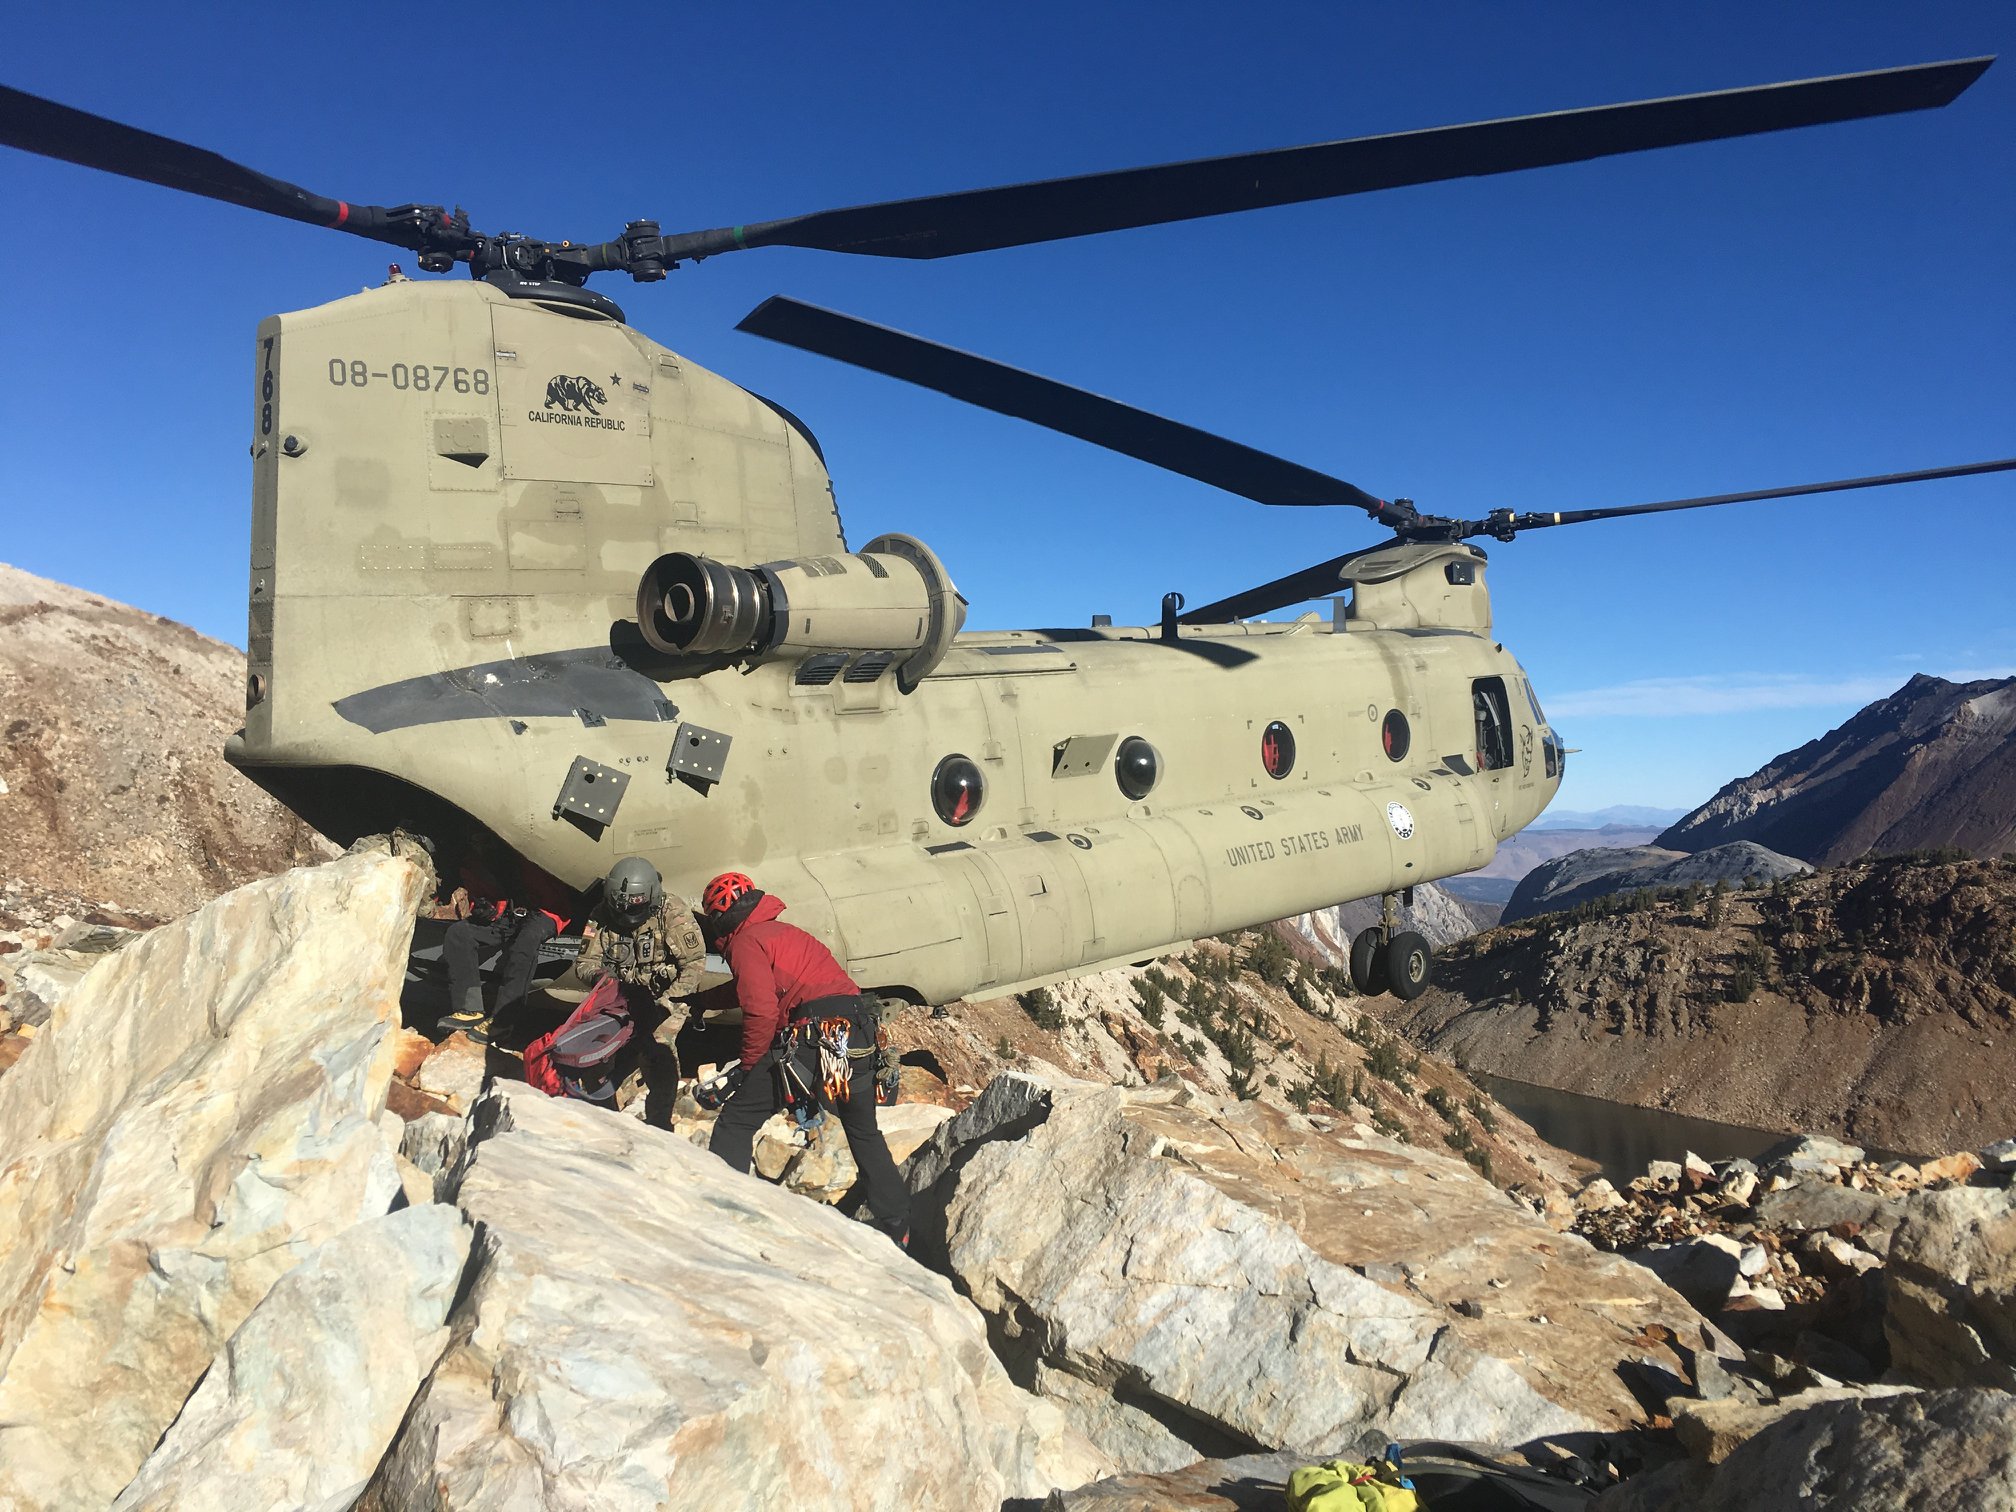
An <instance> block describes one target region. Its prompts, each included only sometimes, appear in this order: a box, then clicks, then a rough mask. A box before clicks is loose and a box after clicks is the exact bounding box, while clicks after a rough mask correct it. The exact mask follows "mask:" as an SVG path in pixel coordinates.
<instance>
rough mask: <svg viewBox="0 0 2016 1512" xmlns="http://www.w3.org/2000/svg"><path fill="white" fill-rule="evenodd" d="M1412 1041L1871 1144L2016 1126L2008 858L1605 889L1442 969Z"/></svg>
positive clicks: (1403, 1014) (1651, 1101)
mask: <svg viewBox="0 0 2016 1512" xmlns="http://www.w3.org/2000/svg"><path fill="white" fill-rule="evenodd" d="M1377 1003H1378V1006H1379V1010H1380V1012H1381V1014H1382V1015H1383V1016H1384V1018H1385V1019H1386V1021H1387V1022H1388V1023H1389V1024H1392V1025H1393V1026H1394V1027H1396V1028H1399V1029H1401V1030H1402V1031H1403V1032H1404V1033H1405V1034H1406V1035H1407V1036H1408V1037H1409V1038H1410V1039H1412V1040H1413V1041H1414V1042H1416V1043H1417V1044H1420V1045H1422V1046H1423V1047H1426V1048H1429V1049H1432V1050H1434V1051H1435V1052H1437V1053H1438V1054H1441V1055H1443V1056H1445V1057H1450V1058H1454V1059H1456V1060H1458V1061H1459V1062H1460V1063H1462V1064H1464V1065H1466V1066H1469V1067H1472V1068H1474V1069H1477V1070H1483V1071H1490V1072H1494V1073H1497V1074H1499V1075H1504V1076H1510V1077H1516V1078H1518V1079H1520V1080H1522V1081H1530V1082H1538V1083H1540V1084H1542V1085H1545V1086H1551V1087H1560V1088H1564V1089H1566V1090H1570V1091H1575V1092H1582V1093H1587V1094H1590V1095H1592V1096H1597V1097H1606V1098H1612V1099H1615V1100H1618V1101H1622V1102H1631V1103H1638V1104H1641V1105H1643V1106H1646V1107H1659V1108H1669V1109H1672V1110H1675V1111H1678V1112H1683V1113H1689V1114H1693V1115H1696V1116H1698V1117H1703V1118H1713V1119H1720V1120H1724V1121H1727V1122H1731V1123H1741V1124H1749V1125H1752V1126H1755V1127H1760V1128H1773V1129H1786V1130H1819V1131H1827V1132H1832V1133H1840V1134H1846V1135H1849V1136H1852V1137H1853V1138H1855V1139H1857V1140H1860V1141H1862V1142H1863V1143H1866V1144H1870V1145H1873V1146H1876V1147H1878V1148H1883V1149H1891V1150H1903V1151H1931V1150H1942V1149H1951V1148H1960V1147H1968V1146H1971V1145H1975V1144H1979V1143H1982V1142H1985V1141H1987V1140H1991V1139H1996V1138H2000V1137H2002V1136H2003V1135H2005V1134H2007V1133H2008V1132H2009V1131H2010V1129H2011V1128H2016V865H2011V864H2010V863H2007V862H2001V861H1969V862H1948V863H1938V862H1928V861H1914V860H1910V859H1904V858H1892V859H1887V860H1879V861H1868V862H1859V863H1856V864H1854V865H1851V866H1844V867H1838V868H1834V869H1832V870H1829V871H1825V872H1821V873H1817V874H1814V875H1809V876H1801V877H1794V878H1788V879H1785V880H1783V881H1781V882H1778V883H1776V884H1774V885H1773V886H1772V887H1769V888H1765V889H1761V890H1757V891H1752V892H1736V893H1730V894H1728V895H1726V896H1725V895H1722V894H1720V893H1717V892H1714V891H1712V890H1703V891H1699V892H1696V891H1692V890H1690V891H1689V892H1684V893H1680V894H1677V895H1667V896H1664V897H1657V898H1655V897H1653V896H1650V895H1645V894H1637V895H1620V896H1616V897H1612V898H1609V899H1604V900H1600V901H1598V902H1595V903H1585V904H1583V905H1580V907H1578V908H1576V909H1572V910H1570V911H1569V912H1567V913H1562V914H1551V915H1546V916H1543V917H1541V918H1538V919H1533V920H1527V921H1523V922H1521V923H1518V924H1513V925H1507V926H1504V927H1502V928H1500V929H1497V930H1494V931H1492V932H1491V933H1490V934H1487V935H1482V936H1479V937H1477V938H1476V939H1474V940H1470V941H1466V942H1464V943H1463V944H1461V945H1458V946H1456V947H1454V948H1453V949H1451V950H1450V951H1449V952H1447V953H1446V954H1445V955H1444V956H1443V957H1442V958H1441V959H1440V960H1439V961H1438V962H1437V964H1436V978H1435V985H1434V986H1433V987H1431V988H1430V989H1429V991H1428V992H1427V993H1426V994H1424V995H1423V996H1422V997H1421V998H1419V999H1417V1000H1416V1001H1415V1002H1413V1003H1411V1004H1397V1003H1395V1002H1393V1000H1391V999H1379V1000H1377Z"/></svg>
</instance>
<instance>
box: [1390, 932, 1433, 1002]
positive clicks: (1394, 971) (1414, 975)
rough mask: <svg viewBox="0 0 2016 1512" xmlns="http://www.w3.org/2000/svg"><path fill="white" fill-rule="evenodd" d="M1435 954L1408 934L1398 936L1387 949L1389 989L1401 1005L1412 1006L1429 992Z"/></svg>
mask: <svg viewBox="0 0 2016 1512" xmlns="http://www.w3.org/2000/svg"><path fill="white" fill-rule="evenodd" d="M1433 960H1434V952H1433V951H1431V950H1430V949H1429V948H1428V942H1427V941H1426V940H1424V939H1422V938H1421V936H1419V935H1418V934H1415V933H1414V932H1413V931H1412V930H1406V931H1404V932H1402V933H1400V934H1396V935H1395V936H1393V938H1392V939H1391V940H1390V941H1389V942H1387V945H1386V960H1385V963H1384V964H1385V967H1386V977H1387V986H1388V987H1389V988H1390V989H1391V990H1392V993H1393V996H1395V997H1397V998H1398V999H1400V1001H1401V1002H1403V1003H1406V1002H1411V1001H1413V1000H1414V999H1415V998H1417V997H1419V996H1421V994H1422V993H1424V992H1426V991H1427V990H1428V977H1429V973H1430V966H1431V963H1432V962H1433Z"/></svg>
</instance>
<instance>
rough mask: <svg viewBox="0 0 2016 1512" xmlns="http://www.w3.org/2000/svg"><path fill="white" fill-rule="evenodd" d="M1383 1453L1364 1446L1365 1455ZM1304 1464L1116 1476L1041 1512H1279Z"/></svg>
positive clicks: (1258, 1457) (1238, 1462)
mask: <svg viewBox="0 0 2016 1512" xmlns="http://www.w3.org/2000/svg"><path fill="white" fill-rule="evenodd" d="M1384 1447H1385V1446H1384V1445H1380V1444H1368V1446H1367V1448H1366V1450H1365V1454H1366V1456H1367V1457H1368V1458H1369V1457H1370V1456H1372V1455H1376V1454H1378V1453H1380V1452H1381V1450H1382V1449H1383V1448H1384ZM1362 1462H1363V1461H1361V1463H1362ZM1308 1463H1309V1457H1308V1456H1307V1455H1306V1454H1243V1455H1239V1456H1237V1457H1235V1458H1232V1459H1218V1460H1200V1461H1198V1462H1197V1463H1196V1464H1194V1465H1188V1466H1185V1467H1184V1468H1183V1469H1180V1470H1171V1471H1164V1472H1161V1473H1153V1472H1151V1473H1147V1474H1136V1475H1116V1476H1113V1477H1110V1478H1109V1479H1106V1480H1100V1481H1094V1482H1093V1483H1092V1484H1091V1485H1089V1486H1080V1487H1078V1489H1077V1490H1075V1491H1060V1492H1057V1493H1055V1494H1054V1495H1052V1496H1051V1498H1050V1499H1049V1500H1048V1501H1047V1502H1045V1503H1044V1504H1043V1512H1281V1507H1282V1505H1283V1501H1282V1487H1283V1486H1284V1485H1286V1484H1287V1481H1288V1477H1289V1476H1291V1475H1293V1474H1294V1473H1295V1472H1296V1471H1297V1470H1298V1469H1300V1468H1301V1467H1302V1466H1303V1465H1306V1464H1308Z"/></svg>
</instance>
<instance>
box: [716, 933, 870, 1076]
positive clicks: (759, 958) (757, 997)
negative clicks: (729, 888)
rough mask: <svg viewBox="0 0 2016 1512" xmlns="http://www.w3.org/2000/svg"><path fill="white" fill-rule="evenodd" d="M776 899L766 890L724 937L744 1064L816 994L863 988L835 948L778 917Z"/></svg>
mask: <svg viewBox="0 0 2016 1512" xmlns="http://www.w3.org/2000/svg"><path fill="white" fill-rule="evenodd" d="M782 912H784V905H783V903H782V902H781V901H779V900H778V899H776V898H774V897H771V896H769V895H767V894H766V895H765V896H764V897H763V898H762V899H761V900H760V901H758V903H757V904H756V906H755V907H754V908H753V909H751V910H750V912H749V917H748V918H746V919H744V920H743V921H742V922H741V923H740V924H738V925H736V926H735V928H734V929H733V930H731V931H730V932H729V933H728V935H727V936H726V938H724V939H723V940H722V941H721V954H722V956H723V957H724V958H725V959H726V960H727V962H728V969H729V970H730V971H732V972H734V973H735V997H736V1001H738V1002H739V1003H740V1004H741V1005H742V1064H743V1066H744V1067H745V1068H746V1067H750V1066H754V1065H755V1064H756V1062H757V1061H759V1060H761V1059H762V1058H763V1054H764V1052H765V1051H767V1050H768V1049H769V1048H770V1046H771V1043H772V1042H773V1041H774V1040H775V1039H776V1038H777V1031H778V1030H779V1029H781V1028H782V1027H783V1026H784V1025H785V1024H787V1023H789V1022H790V1021H791V1019H792V1017H793V1016H794V1015H795V1014H796V1013H797V1011H798V1009H800V1008H801V1007H803V1006H804V1005H805V1004H806V1003H809V1002H811V1001H813V1000H814V999H815V998H824V997H843V996H845V997H852V996H855V995H858V994H859V993H860V991H861V989H860V988H859V987H857V986H855V985H854V979H853V978H852V977H850V976H848V975H847V973H846V972H845V971H843V970H841V968H840V963H839V962H838V961H836V960H834V959H833V952H832V951H830V950H828V949H827V948H826V947H825V946H824V945H821V944H820V943H819V942H818V941H817V940H815V939H814V938H812V936H811V935H809V934H807V933H806V932H805V931H804V930H802V929H800V928H799V927H798V926H797V925H795V924H783V923H779V922H778V919H777V915H779V914H781V913H782Z"/></svg>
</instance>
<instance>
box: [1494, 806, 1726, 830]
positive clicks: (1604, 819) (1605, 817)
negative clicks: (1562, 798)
mask: <svg viewBox="0 0 2016 1512" xmlns="http://www.w3.org/2000/svg"><path fill="white" fill-rule="evenodd" d="M1686 812H1687V810H1685V809H1678V808H1647V807H1645V806H1644V805H1643V804H1639V803H1613V804H1612V805H1611V806H1610V807H1609V808H1604V809H1591V810H1582V809H1549V810H1548V811H1547V812H1546V813H1544V814H1542V815H1541V816H1540V817H1539V818H1538V819H1536V820H1534V821H1533V823H1532V824H1530V825H1528V826H1527V828H1529V829H1542V830H1556V829H1572V830H1600V829H1605V828H1608V827H1609V826H1611V825H1617V826H1620V827H1621V828H1624V829H1649V830H1657V829H1663V828H1664V827H1665V826H1667V825H1669V824H1671V823H1672V822H1673V821H1674V820H1675V819H1678V818H1679V817H1680V816H1681V815H1682V814H1684V813H1686Z"/></svg>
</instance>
